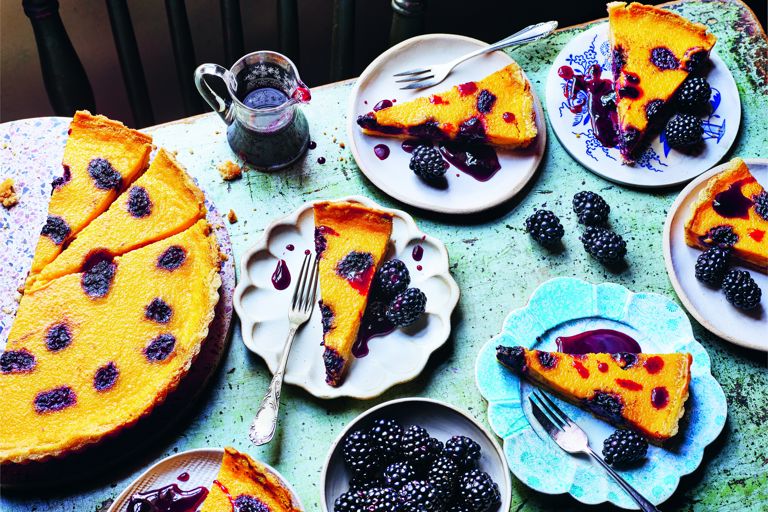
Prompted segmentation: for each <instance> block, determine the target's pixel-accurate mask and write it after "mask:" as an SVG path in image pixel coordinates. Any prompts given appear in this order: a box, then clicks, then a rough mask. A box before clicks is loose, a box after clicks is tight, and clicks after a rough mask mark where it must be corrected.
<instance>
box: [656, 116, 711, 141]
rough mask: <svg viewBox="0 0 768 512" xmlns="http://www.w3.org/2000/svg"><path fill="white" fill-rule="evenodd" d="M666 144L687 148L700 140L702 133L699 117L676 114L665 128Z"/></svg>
mask: <svg viewBox="0 0 768 512" xmlns="http://www.w3.org/2000/svg"><path fill="white" fill-rule="evenodd" d="M665 133H666V137H667V144H669V147H671V148H688V147H691V146H695V145H696V144H698V143H699V142H701V136H702V135H703V133H704V130H703V128H702V127H701V119H699V118H698V117H696V116H693V115H691V114H677V115H676V116H674V117H673V118H672V119H670V120H669V122H668V123H667V127H666V129H665Z"/></svg>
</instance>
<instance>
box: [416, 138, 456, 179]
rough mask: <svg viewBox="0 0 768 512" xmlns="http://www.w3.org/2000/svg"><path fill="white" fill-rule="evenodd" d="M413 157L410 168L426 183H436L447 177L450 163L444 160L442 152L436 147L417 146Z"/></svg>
mask: <svg viewBox="0 0 768 512" xmlns="http://www.w3.org/2000/svg"><path fill="white" fill-rule="evenodd" d="M411 155H412V156H411V162H410V163H409V164H408V167H410V169H411V170H412V171H413V172H414V173H415V174H416V176H418V177H419V178H421V179H423V180H426V181H434V180H437V179H440V178H442V177H443V176H445V171H446V170H447V169H448V162H446V161H445V160H443V156H442V155H441V154H440V150H439V149H437V148H436V147H435V146H431V145H419V146H416V147H415V148H414V150H413V153H412V154H411Z"/></svg>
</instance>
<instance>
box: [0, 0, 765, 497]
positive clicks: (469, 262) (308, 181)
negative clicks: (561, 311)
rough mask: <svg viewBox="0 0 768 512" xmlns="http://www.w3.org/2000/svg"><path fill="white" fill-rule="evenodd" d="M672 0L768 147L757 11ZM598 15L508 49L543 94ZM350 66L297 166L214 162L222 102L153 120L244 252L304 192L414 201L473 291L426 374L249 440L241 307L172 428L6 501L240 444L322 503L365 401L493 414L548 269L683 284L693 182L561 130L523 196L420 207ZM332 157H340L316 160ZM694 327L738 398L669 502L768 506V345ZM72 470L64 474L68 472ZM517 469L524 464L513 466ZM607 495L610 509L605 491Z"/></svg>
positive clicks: (749, 146)
mask: <svg viewBox="0 0 768 512" xmlns="http://www.w3.org/2000/svg"><path fill="white" fill-rule="evenodd" d="M669 8H671V9H673V10H675V11H677V12H680V13H681V14H683V15H685V16H687V17H688V18H690V19H692V20H696V21H699V22H702V23H705V24H706V25H708V27H709V29H710V30H711V31H712V32H713V33H715V34H716V35H717V37H718V43H717V48H718V52H719V54H720V56H721V57H722V58H723V60H724V61H725V62H726V63H727V65H728V67H729V68H730V70H731V72H732V73H733V75H734V77H735V79H736V82H737V84H738V87H739V92H740V94H741V101H742V108H743V119H742V123H741V130H740V133H739V135H738V137H737V139H736V142H735V144H734V145H733V147H732V149H731V154H730V155H728V157H730V156H733V155H738V156H741V157H766V156H768V155H766V153H765V150H766V147H767V146H768V116H767V115H766V112H768V40H766V36H765V33H764V32H763V31H762V29H761V28H760V26H759V24H758V21H757V20H756V19H755V18H754V15H753V14H752V13H751V11H750V10H749V9H748V8H747V7H746V6H745V5H744V4H742V3H740V2H738V1H736V0H730V1H712V2H697V1H687V2H680V3H673V4H670V5H669ZM588 27H589V25H585V26H579V27H572V28H567V29H564V30H560V31H559V32H557V33H556V34H555V35H554V36H552V37H550V38H549V39H546V40H545V41H541V42H536V43H532V44H529V45H526V46H523V47H519V48H516V49H514V50H512V51H510V55H512V56H513V57H514V58H515V60H517V62H518V63H520V64H521V66H522V67H523V68H524V69H525V71H526V73H527V74H528V76H529V77H530V79H531V80H532V82H533V87H534V89H535V91H536V93H537V94H538V95H539V97H542V98H543V95H544V81H545V77H546V74H547V72H548V70H549V66H550V63H551V62H552V60H553V59H554V57H555V56H556V55H557V54H558V52H559V51H560V50H561V49H562V47H563V46H564V44H565V43H566V42H567V41H568V40H569V39H570V38H571V37H573V35H574V34H576V33H578V32H579V31H581V30H584V29H585V28H588ZM351 87H352V82H342V83H338V84H333V85H330V86H325V87H320V88H317V89H315V90H313V93H312V95H313V99H312V103H311V104H310V105H307V106H306V107H304V111H305V113H306V116H307V119H308V120H309V123H310V130H311V135H312V139H313V140H315V141H316V142H317V148H316V149H314V150H311V151H309V152H308V153H307V155H306V157H305V158H303V159H302V160H301V161H300V162H299V163H297V164H296V165H294V166H293V167H292V168H290V169H288V170H286V171H283V172H279V173H275V174H265V173H260V172H256V171H249V172H247V173H245V175H244V177H243V179H242V180H239V181H235V182H232V183H225V182H223V181H222V180H221V178H220V176H219V174H218V172H217V170H216V167H217V165H218V164H220V163H221V162H223V161H225V160H229V159H234V155H233V154H232V153H231V152H230V150H229V148H228V146H227V143H226V140H225V137H224V134H225V130H224V125H223V123H222V122H221V120H220V119H219V117H218V116H216V115H214V114H210V115H203V116H198V117H195V118H191V119H187V120H182V121H179V122H175V123H171V124H167V125H161V126H159V127H155V128H153V129H151V130H149V131H151V133H152V135H153V136H154V138H155V142H156V144H157V145H159V146H163V147H165V148H167V149H170V150H175V151H177V152H178V158H179V159H180V160H181V162H182V163H183V164H184V165H185V166H186V168H187V169H188V171H189V172H190V173H191V174H192V175H194V176H195V178H196V179H197V180H198V181H199V182H200V183H201V185H202V186H203V187H204V189H205V190H206V192H207V194H208V196H209V197H210V198H211V199H212V200H213V201H214V202H215V203H216V205H217V206H218V208H219V209H220V210H221V211H223V212H226V211H228V210H229V209H230V208H231V209H233V210H234V211H235V212H236V214H237V217H238V218H239V221H238V222H237V223H235V224H232V225H229V226H228V228H229V231H230V233H231V236H232V241H233V247H234V252H235V258H236V260H237V261H239V259H240V255H242V254H243V252H244V251H245V250H246V249H247V248H248V247H249V246H250V245H252V244H253V243H255V242H256V241H257V240H258V239H259V238H260V237H261V236H262V231H263V228H264V227H265V226H266V225H267V224H268V223H269V222H270V221H271V220H273V219H275V218H276V217H280V216H283V215H285V214H288V213H290V212H291V211H293V210H294V209H296V208H297V207H298V206H300V205H301V204H302V203H304V202H306V201H309V200H314V199H326V198H335V197H340V196H345V195H349V194H363V195H366V196H368V197H371V198H373V199H374V200H376V201H378V202H380V203H381V204H382V205H385V206H391V207H396V208H402V209H405V210H406V211H408V212H410V213H412V214H413V215H414V217H415V219H416V221H417V223H418V224H419V225H420V227H421V229H422V230H423V231H425V232H427V233H429V234H431V235H434V236H436V237H438V238H440V239H441V240H442V241H443V242H444V243H445V245H446V246H447V248H448V252H449V254H450V259H451V270H452V273H453V276H454V277H455V278H456V281H457V282H458V284H459V286H460V288H461V291H462V297H461V300H460V303H459V306H458V308H457V312H456V313H455V315H454V317H453V333H452V336H451V338H450V340H449V342H448V343H447V344H446V346H445V347H443V349H441V350H439V351H438V352H436V353H435V354H433V356H432V358H431V359H430V362H429V364H428V366H427V368H426V369H425V371H424V372H423V373H422V374H421V376H419V377H418V378H417V379H416V380H415V381H413V382H410V383H408V384H403V385H400V386H396V387H395V388H393V389H391V390H390V391H388V392H387V393H385V394H384V395H383V396H381V397H379V398H376V399H374V400H368V401H358V400H348V399H339V400H332V401H324V400H319V399H316V398H314V397H312V396H311V395H309V394H308V393H306V392H305V391H303V390H300V389H298V388H295V387H292V386H286V387H285V388H284V389H283V398H282V409H281V423H280V428H279V431H278V434H277V436H276V438H275V439H274V440H273V441H272V442H271V443H270V444H269V445H267V446H264V447H261V448H254V447H252V446H251V445H250V444H249V442H248V440H247V430H248V425H249V423H250V420H251V418H252V416H253V414H254V412H255V410H256V408H257V406H258V403H259V401H260V400H261V398H262V396H263V394H264V392H265V390H266V388H267V385H268V383H269V380H270V374H269V372H268V370H267V368H266V366H265V364H264V363H263V361H262V360H261V359H259V358H258V357H257V356H255V355H253V354H251V353H250V352H248V350H247V349H246V348H245V346H244V345H243V344H242V338H241V335H240V329H239V325H238V323H237V322H235V324H236V325H235V328H234V330H233V335H232V342H231V345H230V348H229V351H228V354H227V355H226V357H225V359H224V361H223V363H222V365H221V367H220V368H219V370H218V371H217V373H216V374H215V375H214V376H213V378H212V380H211V383H210V385H209V389H207V390H206V391H204V392H203V393H202V394H201V396H200V397H199V398H198V399H197V401H196V403H195V404H193V405H192V407H191V408H190V410H189V411H187V412H185V413H184V414H183V415H182V417H181V418H179V420H178V421H177V422H176V423H175V424H174V425H173V426H172V427H171V428H170V429H168V431H167V432H166V433H164V434H162V435H160V436H159V437H157V438H155V439H153V440H151V441H148V442H147V443H146V444H144V445H143V446H141V445H140V446H136V447H135V450H134V451H132V452H131V453H130V454H129V456H128V457H122V458H120V459H119V460H120V462H119V463H118V464H117V465H116V467H115V465H113V467H111V468H110V469H106V470H103V471H99V472H98V475H97V476H91V477H89V478H87V479H86V481H84V482H80V483H74V484H67V485H65V486H63V487H60V488H57V489H54V490H48V491H40V490H36V491H32V492H24V493H19V492H9V491H4V492H3V495H2V498H1V499H0V509H2V510H7V511H49V510H50V511H78V512H83V511H94V510H106V508H107V507H108V506H109V504H110V503H111V501H112V499H114V498H115V497H116V496H117V494H118V493H119V492H120V491H121V490H122V489H123V487H125V486H126V485H127V484H128V483H129V482H130V481H131V480H132V479H133V478H135V477H136V476H137V475H138V474H140V473H141V472H142V471H144V469H145V468H146V467H147V466H148V465H150V464H152V463H153V462H154V461H156V460H158V459H160V458H162V457H165V456H167V455H170V454H173V453H176V452H179V451H183V450H187V449H192V448H200V447H218V446H224V445H232V446H235V447H237V448H240V449H243V450H245V451H247V452H248V453H250V454H252V455H253V456H255V457H257V458H259V459H262V460H264V461H265V462H267V463H269V464H271V465H273V466H275V467H276V468H278V469H279V470H280V471H281V472H282V474H283V475H284V476H286V477H287V478H288V479H289V480H290V481H291V482H292V483H293V484H294V485H295V487H296V488H297V490H298V492H299V494H300V495H301V498H302V500H303V501H304V504H305V505H306V506H307V508H308V510H312V511H315V510H320V505H319V499H320V491H319V489H320V485H321V483H320V472H321V468H322V465H323V462H324V460H325V456H326V452H327V450H328V447H329V444H330V443H331V441H332V439H334V438H335V437H336V435H337V434H338V433H339V431H340V430H341V429H342V428H343V427H344V425H345V424H346V423H347V422H348V421H349V420H351V419H352V418H354V417H355V416H356V415H358V414H359V413H361V412H362V411H364V410H366V409H368V408H369V407H372V406H373V405H376V404H378V403H380V402H382V401H386V400H390V399H393V398H399V397H407V396H426V397H436V398H440V399H444V400H448V401H450V402H451V403H453V404H455V405H457V406H459V407H461V408H463V409H465V410H468V411H469V412H470V414H471V415H473V416H474V417H475V418H477V419H478V420H479V421H481V422H483V423H486V416H485V404H484V402H483V400H482V399H481V397H480V395H479V393H478V391H477V388H476V387H475V383H474V370H473V368H474V362H475V357H476V353H477V350H478V349H479V348H480V347H481V346H482V345H483V344H484V343H485V342H486V341H487V340H488V339H489V338H490V337H491V336H493V335H494V334H495V333H496V332H497V331H498V330H499V328H500V327H501V323H502V320H503V319H504V317H505V316H506V314H507V312H508V311H510V310H511V309H515V308H519V307H521V306H523V305H524V304H525V302H526V300H527V298H528V296H529V295H530V293H531V292H532V291H533V290H534V289H535V288H536V287H537V286H538V285H540V284H541V283H542V282H544V281H546V280H548V279H550V278H553V277H556V276H574V277H579V278H583V279H586V280H588V281H591V282H603V281H612V282H616V283H620V284H622V285H624V286H627V287H628V288H630V289H631V290H634V291H652V292H658V293H662V294H666V295H668V296H670V297H674V298H675V300H677V298H676V297H675V295H674V292H673V290H672V286H671V285H670V282H669V279H668V278H667V274H666V271H665V268H664V261H663V256H662V237H661V235H662V229H663V224H664V219H665V217H666V213H667V209H668V208H669V206H670V205H671V204H672V201H673V200H674V198H675V197H676V195H677V194H678V192H679V191H680V188H681V187H676V188H672V189H667V190H656V191H641V190H633V189H629V188H624V187H620V186H617V185H614V184H612V183H609V182H607V181H605V180H603V179H601V178H599V177H597V176H595V175H593V174H592V173H590V172H588V171H587V170H586V169H584V168H583V167H581V166H580V165H579V164H577V163H576V162H575V161H574V160H573V159H572V158H571V157H570V156H569V155H568V154H567V153H566V152H565V150H563V148H562V147H561V146H560V145H559V143H558V142H557V138H556V137H555V136H554V134H553V133H552V132H551V130H550V133H549V137H548V146H547V149H546V154H545V156H544V160H543V162H542V164H541V166H540V168H539V170H538V172H537V174H536V176H535V177H534V179H533V180H532V182H531V183H530V184H529V185H528V186H527V187H526V188H525V189H524V190H523V192H522V193H520V194H519V195H518V196H517V197H516V198H514V199H513V200H511V201H509V202H508V203H506V204H504V205H502V206H501V207H499V208H496V209H494V210H493V211H490V212H486V213H483V214H478V215H472V216H466V215H465V216H461V217H451V216H445V215H436V214H432V213H429V212H424V211H418V210H414V209H413V208H411V207H409V206H408V205H404V204H400V203H398V202H396V201H394V200H393V199H391V198H389V197H387V196H385V195H383V194H382V193H381V192H379V191H378V190H377V189H375V188H374V187H373V186H372V185H371V183H370V182H368V181H367V179H366V178H365V177H364V176H363V175H362V174H361V173H360V171H359V170H358V168H357V167H356V165H355V163H354V161H353V159H352V156H351V153H350V152H349V150H348V149H346V148H344V140H345V133H346V128H345V123H346V115H345V112H346V107H347V99H348V97H349V94H350V90H351ZM321 156H322V157H324V158H325V159H326V163H325V164H324V165H321V164H319V163H318V162H317V160H318V157H321ZM583 189H589V190H594V191H597V192H599V193H600V194H602V195H603V196H604V197H605V198H606V200H607V201H608V202H609V203H610V204H611V207H612V210H611V222H612V225H613V226H614V227H615V228H616V229H617V230H618V231H619V232H620V233H621V234H622V235H623V236H624V238H625V239H627V241H628V244H629V253H628V256H627V261H628V263H629V265H628V267H627V268H626V269H625V270H623V271H621V272H619V273H612V272H610V271H607V270H606V269H605V268H603V267H602V266H601V265H600V264H598V263H596V262H595V261H594V260H592V259H590V258H589V257H588V256H587V255H586V253H585V252H584V251H583V250H581V247H580V246H579V245H580V244H579V243H578V242H577V241H576V237H577V235H576V227H575V226H576V220H575V218H574V216H573V214H572V212H571V208H570V200H571V197H572V196H573V194H574V193H575V192H577V191H579V190H583ZM545 205H546V206H547V207H549V208H552V209H554V210H555V211H557V212H558V214H562V215H561V218H562V219H563V223H564V225H565V226H566V230H567V232H566V241H567V243H566V249H565V250H564V251H563V252H561V253H559V254H552V253H549V252H547V251H545V250H542V249H541V248H540V247H539V246H537V245H536V244H535V243H533V242H531V240H530V238H529V237H528V235H527V234H525V232H524V230H523V220H524V218H525V217H526V216H527V215H528V214H529V213H530V212H531V211H532V210H533V209H534V208H536V207H542V206H545ZM691 322H692V324H693V326H694V333H695V336H696V338H697V339H698V340H699V341H700V342H701V343H702V344H703V345H704V347H705V348H706V349H707V351H708V352H709V355H710V356H711V358H712V373H713V374H714V376H715V378H717V380H718V381H719V382H720V384H721V385H722V387H723V389H724V390H725V394H726V397H727V400H728V407H729V411H728V412H729V414H728V421H727V423H726V426H725V429H724V431H723V433H722V434H721V435H720V437H719V438H718V439H717V440H716V441H715V443H714V444H712V445H711V446H710V447H709V448H707V450H706V452H705V454H704V461H703V463H702V464H701V466H700V467H699V469H698V470H696V471H695V472H694V473H693V474H692V475H689V476H686V477H684V478H683V479H682V480H681V482H680V486H679V488H678V490H677V492H676V493H675V494H674V496H673V497H672V498H671V499H670V500H669V501H668V502H666V503H665V504H663V506H662V508H663V509H664V510H665V511H670V510H755V511H757V510H766V509H768V441H767V440H768V405H767V404H768V402H767V401H766V399H765V397H766V396H768V372H766V355H765V354H763V353H758V352H753V351H749V350H746V349H742V348H739V347H736V346H734V345H731V344H729V343H727V342H725V341H723V340H721V339H719V338H717V337H716V336H714V335H712V334H710V333H709V332H708V331H706V330H704V329H703V328H702V327H701V326H700V325H699V324H698V323H697V322H696V321H695V320H694V319H693V318H691ZM63 476H65V475H62V477H63ZM513 480H514V478H513ZM590 508H591V509H594V510H597V509H598V508H597V507H586V506H583V505H581V504H579V503H578V502H576V501H575V500H573V499H572V498H570V497H569V496H559V497H552V496H547V495H542V494H539V493H536V492H534V491H531V490H529V489H527V488H526V487H525V486H524V485H523V484H521V483H520V482H519V481H516V480H514V484H513V496H512V510H515V511H545V510H563V511H565V510H589V509H590ZM599 509H600V510H606V509H609V507H606V506H600V507H599Z"/></svg>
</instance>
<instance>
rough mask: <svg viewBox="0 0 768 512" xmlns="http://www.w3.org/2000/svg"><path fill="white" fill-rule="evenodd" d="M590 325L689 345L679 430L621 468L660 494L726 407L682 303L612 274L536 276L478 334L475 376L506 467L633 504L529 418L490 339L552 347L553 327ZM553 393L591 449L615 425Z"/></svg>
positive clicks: (699, 449) (577, 492)
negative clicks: (598, 280) (608, 279)
mask: <svg viewBox="0 0 768 512" xmlns="http://www.w3.org/2000/svg"><path fill="white" fill-rule="evenodd" d="M599 328H607V329H614V330H617V331H621V332H624V333H626V334H628V335H630V336H632V337H633V338H634V339H635V340H637V342H638V343H639V344H640V346H641V347H642V349H643V352H646V353H670V352H689V353H690V354H691V355H692V356H693V364H692V367H691V383H690V388H689V391H690V396H689V398H688V401H687V402H686V404H685V408H686V412H685V415H684V416H683V418H682V419H681V420H680V431H679V432H678V434H677V435H676V436H675V437H674V438H672V439H671V440H669V441H668V442H666V443H665V444H664V447H663V448H660V447H658V446H653V445H652V446H650V447H649V448H648V456H647V459H646V460H645V462H644V463H643V464H641V465H639V466H637V467H634V468H631V469H628V470H625V471H622V476H623V477H624V478H625V479H626V480H627V481H628V482H629V483H630V484H632V485H633V486H634V487H635V488H636V489H637V490H639V491H640V492H641V493H643V495H644V496H646V497H647V498H648V499H649V500H650V501H652V502H653V503H655V504H659V503H661V502H663V501H665V500H666V499H668V498H669V497H670V496H671V495H672V493H673V492H674V491H675V489H676V488H677V485H678V483H679V482H680V477H681V476H683V475H687V474H689V473H691V472H692V471H693V470H695V469H696V468H697V467H698V466H699V464H700V463H701V460H702V456H703V455H704V448H705V447H706V446H707V445H708V444H710V443H711V442H712V441H714V440H715V438H717V436H718V435H719V434H720V432H721V430H722V429H723V426H724V425H725V418H726V414H727V405H726V401H725V395H724V394H723V390H722V388H721V387H720V384H718V383H717V381H716V380H715V379H714V377H712V374H711V373H710V361H709V355H708V354H707V352H706V351H705V350H704V348H703V347H702V346H701V345H700V344H699V343H698V342H697V341H696V340H695V339H694V337H693V331H692V330H691V324H690V321H689V320H688V317H687V316H686V315H685V312H684V311H683V310H682V309H681V308H680V306H678V305H677V303H675V302H673V301H672V300H670V299H668V298H667V297H665V296H663V295H658V294H655V293H633V292H631V291H629V290H628V289H626V288H624V287H623V286H620V285H617V284H612V283H605V284H600V285H593V284H590V283H587V282H584V281H580V280H578V279H573V278H556V279H552V280H550V281H547V282H546V283H544V284H542V285H541V286H540V287H539V288H538V289H537V290H536V291H535V292H534V293H533V295H532V296H531V298H530V300H529V301H528V305H527V306H525V307H523V308H521V309H518V310H515V311H512V312H511V313H510V314H509V316H508V317H507V319H506V320H505V321H504V326H503V328H502V331H501V333H499V334H498V335H497V336H495V337H494V338H492V339H491V340H490V341H489V342H488V343H486V344H485V346H484V347H483V348H482V349H481V350H480V354H479V355H478V357H477V362H476V364H475V377H476V379H477V386H478V388H479V389H480V393H481V394H482V395H483V397H484V398H485V399H486V400H487V401H488V421H489V423H490V425H491V428H492V429H493V431H494V432H495V433H496V434H497V435H498V436H499V437H501V438H502V439H503V442H504V454H505V456H506V458H507V462H508V463H509V467H510V469H511V471H512V473H513V474H514V475H515V476H516V477H517V478H519V479H520V480H521V481H522V482H523V483H525V484H526V485H527V486H529V487H531V488H532V489H535V490H537V491H539V492H543V493H547V494H562V493H569V494H570V495H571V496H573V497H574V498H576V499H577V500H579V501H581V502H583V503H588V504H597V503H603V502H611V503H613V504H615V505H617V506H619V507H622V508H628V509H636V508H637V506H636V505H635V503H634V502H633V501H632V499H631V498H630V497H629V496H628V495H627V494H625V493H624V492H623V491H622V490H621V488H620V487H619V486H618V485H616V484H615V483H614V482H613V481H612V480H611V479H610V477H609V476H608V474H607V473H606V472H605V471H604V470H603V469H602V468H601V467H600V466H599V465H597V463H595V462H594V461H592V460H590V459H589V458H588V457H587V458H584V457H574V456H572V455H569V454H567V453H565V452H564V451H562V450H561V449H560V448H559V447H557V446H556V445H555V444H554V442H553V441H552V440H551V439H550V438H549V437H548V436H547V434H546V433H545V432H544V431H543V430H542V429H541V427H540V426H539V424H538V422H536V421H535V419H534V420H529V418H532V416H531V410H530V403H529V401H528V400H527V397H528V394H529V393H530V392H531V391H532V389H533V388H532V386H531V384H529V383H528V382H527V381H525V380H521V379H519V378H518V377H517V376H516V375H515V374H513V373H512V372H511V371H509V370H508V369H506V368H504V367H503V366H502V365H501V364H499V363H498V362H497V361H496V347H497V346H498V345H507V346H514V345H522V346H524V347H526V348H536V349H540V350H549V351H553V350H556V348H555V347H556V345H555V338H557V337H558V336H569V335H573V334H576V333H578V332H583V331H587V330H591V329H599ZM554 400H555V401H556V402H557V403H558V405H559V406H560V407H562V408H563V410H564V411H565V412H566V413H567V414H568V415H569V416H570V417H571V418H572V419H573V420H574V421H576V422H577V423H578V424H579V425H580V426H581V427H582V428H583V429H584V430H585V431H586V432H587V433H588V434H589V439H590V442H591V445H592V446H593V447H594V448H595V449H596V450H597V451H600V450H601V449H602V444H603V440H604V439H605V438H606V437H608V436H609V435H610V434H611V432H613V430H614V428H613V427H611V426H610V425H609V424H607V423H605V422H603V421H601V420H598V419H597V418H595V417H594V416H592V415H591V414H589V413H588V412H586V411H582V410H581V409H579V408H578V407H576V406H573V405H571V404H569V403H566V402H563V401H562V400H559V399H557V398H555V399H554Z"/></svg>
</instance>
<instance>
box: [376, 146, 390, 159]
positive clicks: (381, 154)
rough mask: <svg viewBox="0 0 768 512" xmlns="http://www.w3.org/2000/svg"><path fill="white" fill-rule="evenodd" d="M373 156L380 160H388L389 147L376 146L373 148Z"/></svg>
mask: <svg viewBox="0 0 768 512" xmlns="http://www.w3.org/2000/svg"><path fill="white" fill-rule="evenodd" d="M373 154H374V155H376V157H377V158H378V159H379V160H386V159H387V157H388V156H389V146H387V145H386V144H376V145H375V146H374V147H373Z"/></svg>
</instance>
